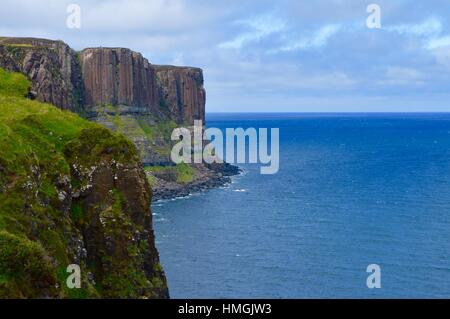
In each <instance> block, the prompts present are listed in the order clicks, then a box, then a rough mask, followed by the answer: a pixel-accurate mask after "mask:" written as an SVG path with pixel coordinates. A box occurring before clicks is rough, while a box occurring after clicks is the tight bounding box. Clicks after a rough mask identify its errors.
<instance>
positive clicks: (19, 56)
mask: <svg viewBox="0 0 450 319" xmlns="http://www.w3.org/2000/svg"><path fill="white" fill-rule="evenodd" d="M0 67H1V68H3V69H5V70H7V71H13V72H20V73H23V74H25V75H26V76H27V77H28V79H29V80H30V81H31V84H32V88H31V89H32V91H34V92H35V94H34V97H35V98H36V99H38V100H39V101H41V102H45V103H51V104H53V105H56V106H58V107H59V108H61V109H68V110H71V111H74V112H80V111H81V109H82V103H83V87H82V82H81V68H80V64H79V61H78V58H77V54H76V52H75V51H74V50H72V49H71V48H70V47H69V46H68V45H67V44H65V43H63V42H62V41H50V40H43V39H34V38H0Z"/></svg>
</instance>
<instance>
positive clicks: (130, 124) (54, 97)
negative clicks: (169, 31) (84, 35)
mask: <svg viewBox="0 0 450 319" xmlns="http://www.w3.org/2000/svg"><path fill="white" fill-rule="evenodd" d="M0 67H3V68H4V69H6V70H9V71H15V72H21V73H22V74H24V75H26V76H27V78H28V79H29V80H30V82H31V86H32V88H31V94H29V95H30V97H31V98H35V99H37V100H39V101H41V102H47V103H51V104H53V105H56V106H58V107H59V108H61V109H68V110H71V111H73V112H76V113H78V114H79V115H81V116H82V117H84V118H86V119H88V120H91V121H93V122H96V123H99V124H101V125H102V126H104V127H107V128H109V129H111V130H113V131H115V132H118V133H121V134H123V135H125V136H127V137H128V138H129V139H130V140H131V141H133V143H134V144H135V145H136V147H137V150H138V152H139V153H140V155H141V157H142V161H143V163H144V165H145V166H147V175H149V180H150V181H151V182H152V183H153V182H154V184H153V186H154V187H155V189H156V191H155V193H156V194H157V197H158V198H161V197H172V196H174V195H175V194H184V193H189V192H190V190H191V189H194V190H197V189H199V188H200V189H202V188H208V187H210V186H214V185H217V183H219V184H223V183H224V182H228V181H229V179H228V178H227V177H224V175H227V174H228V172H230V167H225V166H220V165H217V166H215V169H210V167H208V166H206V165H200V166H191V169H189V170H188V172H189V174H188V175H189V178H185V175H186V174H184V173H185V172H186V170H184V168H183V167H176V168H174V167H173V164H172V163H171V161H170V150H171V148H172V145H173V143H172V141H171V140H170V137H171V133H172V130H173V129H174V128H176V127H178V126H191V125H193V124H194V121H195V120H202V121H203V123H205V103H206V92H205V89H204V79H203V71H202V70H201V69H199V68H192V67H176V66H160V65H154V64H151V63H150V62H149V61H148V60H147V59H145V58H144V57H143V56H142V55H141V54H139V53H136V52H134V51H131V50H129V49H124V48H89V49H85V50H83V51H81V52H75V51H74V50H72V49H71V48H70V47H68V46H67V45H66V44H64V43H63V42H61V41H51V40H43V39H33V38H0ZM166 171H168V173H167V172H166ZM162 172H163V173H162ZM234 172H235V173H236V172H237V170H234ZM167 176H175V180H173V178H168V177H167Z"/></svg>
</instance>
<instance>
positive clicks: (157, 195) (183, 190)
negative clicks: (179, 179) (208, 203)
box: [152, 164, 242, 202]
mask: <svg viewBox="0 0 450 319" xmlns="http://www.w3.org/2000/svg"><path fill="white" fill-rule="evenodd" d="M195 169H196V173H195V178H194V180H193V181H192V182H190V183H186V184H180V183H176V182H174V181H170V180H167V179H163V178H158V177H153V183H152V190H153V200H152V201H153V202H157V201H160V200H169V199H174V198H180V197H187V196H189V195H191V194H193V193H199V192H204V191H207V190H209V189H212V188H217V187H222V186H224V185H227V184H229V183H231V177H232V176H236V175H239V174H241V172H242V170H241V169H240V168H239V167H237V166H234V165H230V164H213V165H207V166H205V165H198V166H195Z"/></svg>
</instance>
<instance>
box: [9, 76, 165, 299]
mask: <svg viewBox="0 0 450 319" xmlns="http://www.w3.org/2000/svg"><path fill="white" fill-rule="evenodd" d="M2 72H3V71H2ZM3 74H4V72H3ZM0 81H1V83H0V105H1V108H2V112H1V113H0V123H1V125H0V132H7V134H1V135H2V138H1V139H0V148H1V149H2V152H1V153H0V221H1V222H0V277H1V278H0V298H167V297H168V289H167V283H166V279H165V275H164V272H163V269H162V267H161V265H160V264H159V256H158V252H157V250H156V247H155V239H154V234H153V227H152V215H151V208H150V201H151V196H152V195H151V190H150V187H149V184H148V180H147V178H146V175H145V172H144V170H143V166H142V164H141V161H140V156H139V153H138V151H137V150H136V147H135V145H134V144H133V143H132V142H131V141H129V140H128V139H127V138H125V137H124V136H123V135H121V134H114V133H113V132H111V131H110V130H108V129H106V128H104V127H101V126H100V125H97V124H95V123H91V122H89V121H86V120H83V119H81V118H80V117H79V116H77V115H76V114H74V113H71V112H62V111H60V110H58V109H57V108H56V107H54V106H52V105H49V104H43V103H40V102H37V101H31V100H29V99H26V98H25V96H24V92H26V87H27V85H28V84H29V83H28V81H27V79H26V78H25V76H23V75H20V74H15V75H13V76H11V77H9V76H2V77H0ZM11 87H13V88H16V89H15V90H9V89H8V88H11ZM73 264H76V265H78V266H79V267H80V270H81V273H80V275H81V287H80V288H75V289H71V287H69V286H68V285H67V283H66V280H67V279H68V276H69V273H67V267H68V266H69V265H73Z"/></svg>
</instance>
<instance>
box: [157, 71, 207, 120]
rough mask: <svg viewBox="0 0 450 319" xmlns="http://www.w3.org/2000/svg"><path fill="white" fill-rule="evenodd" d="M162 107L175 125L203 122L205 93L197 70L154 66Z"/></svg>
mask: <svg viewBox="0 0 450 319" xmlns="http://www.w3.org/2000/svg"><path fill="white" fill-rule="evenodd" d="M154 67H155V69H156V75H157V77H158V85H159V89H160V94H161V101H162V105H164V106H165V107H166V108H168V109H169V111H170V115H171V117H172V118H173V119H174V120H175V121H176V122H177V123H188V124H193V123H194V120H202V121H203V123H204V122H205V103H206V92H205V89H204V87H203V81H204V80H203V71H202V70H201V69H199V68H190V67H175V66H167V65H164V66H163V65H155V66H154Z"/></svg>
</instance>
